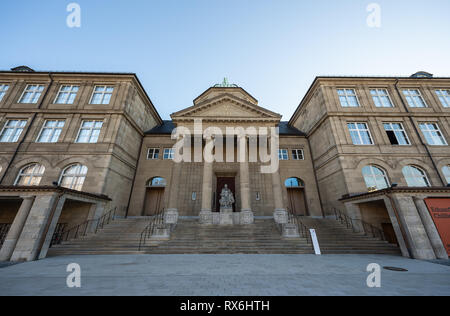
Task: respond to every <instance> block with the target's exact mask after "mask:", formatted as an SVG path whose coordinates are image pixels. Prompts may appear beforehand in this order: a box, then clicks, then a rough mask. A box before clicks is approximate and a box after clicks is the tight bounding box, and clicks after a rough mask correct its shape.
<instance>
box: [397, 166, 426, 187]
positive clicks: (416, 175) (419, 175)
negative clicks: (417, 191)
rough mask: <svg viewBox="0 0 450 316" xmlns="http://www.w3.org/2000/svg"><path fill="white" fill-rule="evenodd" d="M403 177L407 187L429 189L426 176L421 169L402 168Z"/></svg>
mask: <svg viewBox="0 0 450 316" xmlns="http://www.w3.org/2000/svg"><path fill="white" fill-rule="evenodd" d="M402 171H403V176H404V177H405V179H406V183H407V184H408V186H409V187H429V186H430V181H428V177H427V174H426V173H425V171H423V170H422V169H420V168H418V167H415V166H406V167H404V168H403V170H402Z"/></svg>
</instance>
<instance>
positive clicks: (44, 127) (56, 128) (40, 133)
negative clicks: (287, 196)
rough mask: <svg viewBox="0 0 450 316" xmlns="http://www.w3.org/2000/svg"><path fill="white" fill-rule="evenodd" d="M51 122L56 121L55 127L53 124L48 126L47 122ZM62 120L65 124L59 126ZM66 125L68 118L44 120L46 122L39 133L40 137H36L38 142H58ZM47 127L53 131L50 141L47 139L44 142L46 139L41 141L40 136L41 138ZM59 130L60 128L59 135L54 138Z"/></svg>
mask: <svg viewBox="0 0 450 316" xmlns="http://www.w3.org/2000/svg"><path fill="white" fill-rule="evenodd" d="M49 122H56V126H55V127H51V126H50V127H49V126H46V125H47V123H49ZM60 122H62V123H63V125H62V126H61V127H59V126H58V123H60ZM64 125H66V120H52V119H49V120H45V121H44V124H43V125H42V128H41V131H40V132H39V135H38V137H37V139H36V143H57V142H58V140H59V136H61V133H62V130H63V128H64ZM46 129H49V130H51V133H50V141H45V142H44V141H40V138H41V136H42V133H43V132H44V130H46ZM57 130H59V134H58V137H57V138H56V140H53V138H54V137H55V133H56V131H57Z"/></svg>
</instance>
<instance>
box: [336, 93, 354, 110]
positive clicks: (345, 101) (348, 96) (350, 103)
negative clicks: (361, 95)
mask: <svg viewBox="0 0 450 316" xmlns="http://www.w3.org/2000/svg"><path fill="white" fill-rule="evenodd" d="M338 96H339V101H341V106H343V107H354V108H355V107H358V106H359V102H358V97H357V96H356V92H355V90H354V89H338Z"/></svg>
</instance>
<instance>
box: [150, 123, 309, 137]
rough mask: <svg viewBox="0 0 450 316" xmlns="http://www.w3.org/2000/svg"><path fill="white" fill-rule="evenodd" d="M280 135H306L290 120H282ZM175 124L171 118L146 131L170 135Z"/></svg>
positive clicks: (151, 133) (153, 133)
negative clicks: (290, 124) (292, 124)
mask: <svg viewBox="0 0 450 316" xmlns="http://www.w3.org/2000/svg"><path fill="white" fill-rule="evenodd" d="M279 127H280V135H288V136H306V135H305V133H303V132H301V131H300V130H298V129H296V128H295V127H292V126H289V122H280V125H279ZM174 128H175V124H174V123H173V122H172V121H171V120H164V121H163V124H162V125H160V126H156V127H154V128H152V129H151V130H149V131H147V132H145V134H146V135H170V134H172V131H173V129H174Z"/></svg>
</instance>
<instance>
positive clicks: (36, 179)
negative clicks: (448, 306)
mask: <svg viewBox="0 0 450 316" xmlns="http://www.w3.org/2000/svg"><path fill="white" fill-rule="evenodd" d="M44 172H45V167H44V166H43V165H40V164H37V163H33V164H31V165H28V166H25V167H23V168H22V169H21V170H20V171H19V175H18V176H17V179H16V182H15V183H14V185H24V186H27V185H39V183H40V182H41V179H42V176H43V175H44Z"/></svg>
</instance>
